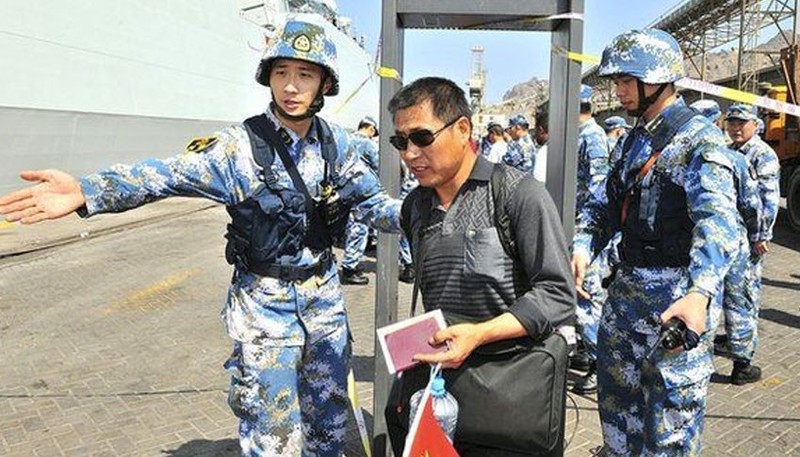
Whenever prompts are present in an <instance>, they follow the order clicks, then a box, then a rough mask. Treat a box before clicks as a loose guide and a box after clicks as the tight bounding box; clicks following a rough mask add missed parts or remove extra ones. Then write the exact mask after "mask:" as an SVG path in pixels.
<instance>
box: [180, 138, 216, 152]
mask: <svg viewBox="0 0 800 457" xmlns="http://www.w3.org/2000/svg"><path fill="white" fill-rule="evenodd" d="M218 140H219V138H218V137H216V136H203V137H199V138H195V139H193V140H192V141H190V142H189V144H187V145H186V152H195V153H200V152H203V151H205V150H206V149H208V148H210V147H211V146H214V145H215V144H216V143H217V141H218Z"/></svg>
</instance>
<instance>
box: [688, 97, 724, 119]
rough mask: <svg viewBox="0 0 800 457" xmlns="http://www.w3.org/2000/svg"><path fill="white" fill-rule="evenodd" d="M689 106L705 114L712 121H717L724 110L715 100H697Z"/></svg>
mask: <svg viewBox="0 0 800 457" xmlns="http://www.w3.org/2000/svg"><path fill="white" fill-rule="evenodd" d="M689 107H690V108H692V109H693V110H695V111H697V112H698V113H700V114H702V115H703V116H705V118H706V119H708V120H709V121H711V122H716V121H717V119H719V118H720V117H722V110H721V109H720V107H719V103H717V102H715V101H714V100H709V99H704V100H697V101H696V102H694V103H692V104H691V105H689Z"/></svg>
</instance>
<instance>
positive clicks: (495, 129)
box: [489, 124, 503, 136]
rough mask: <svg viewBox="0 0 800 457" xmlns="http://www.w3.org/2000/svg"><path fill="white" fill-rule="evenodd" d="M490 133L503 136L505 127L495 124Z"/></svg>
mask: <svg viewBox="0 0 800 457" xmlns="http://www.w3.org/2000/svg"><path fill="white" fill-rule="evenodd" d="M489 133H494V134H495V135H497V136H503V126H502V125H500V124H494V125H492V126H491V127H490V128H489Z"/></svg>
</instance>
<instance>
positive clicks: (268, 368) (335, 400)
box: [225, 325, 351, 457]
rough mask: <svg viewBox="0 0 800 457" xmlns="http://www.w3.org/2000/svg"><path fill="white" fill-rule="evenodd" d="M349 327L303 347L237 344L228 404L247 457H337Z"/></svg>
mask: <svg viewBox="0 0 800 457" xmlns="http://www.w3.org/2000/svg"><path fill="white" fill-rule="evenodd" d="M350 351H351V348H350V341H349V332H348V329H347V326H346V325H343V326H341V327H340V328H339V329H337V330H335V331H334V332H333V333H331V334H329V335H327V336H325V337H323V338H321V339H318V340H316V341H314V342H310V341H309V340H307V341H306V344H305V345H304V346H284V347H271V346H265V345H259V344H249V343H241V342H236V343H234V348H233V354H231V357H230V358H229V359H228V361H227V362H226V363H225V367H226V369H227V370H228V371H230V372H231V373H232V377H231V388H230V392H229V395H228V403H229V405H230V407H231V409H232V410H233V412H234V414H236V415H237V416H238V417H239V444H240V446H241V450H242V456H246V457H267V456H269V457H272V456H287V457H300V456H302V457H312V456H313V457H328V456H329V457H338V456H340V455H342V452H343V450H344V441H345V432H346V425H347V419H348V417H349V416H348V404H349V403H348V402H349V400H348V397H347V373H348V370H349V366H350V354H351V352H350Z"/></svg>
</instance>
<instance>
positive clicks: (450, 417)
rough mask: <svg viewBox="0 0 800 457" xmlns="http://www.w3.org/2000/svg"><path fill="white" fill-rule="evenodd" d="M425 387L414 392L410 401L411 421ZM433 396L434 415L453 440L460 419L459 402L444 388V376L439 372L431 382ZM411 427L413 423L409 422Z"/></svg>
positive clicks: (445, 432) (415, 413) (448, 436)
mask: <svg viewBox="0 0 800 457" xmlns="http://www.w3.org/2000/svg"><path fill="white" fill-rule="evenodd" d="M424 392H425V389H422V390H418V391H416V392H414V395H412V396H411V400H410V401H409V419H408V420H409V421H411V422H413V421H414V416H416V415H417V408H418V407H419V402H420V401H421V400H422V394H423V393H424ZM431 397H432V399H433V417H435V418H436V420H437V421H438V422H439V425H441V426H442V430H444V434H445V435H447V438H448V439H450V442H452V441H453V435H454V434H455V433H456V422H457V421H458V402H457V401H456V399H455V397H453V396H452V395H451V394H450V392H448V391H446V390H445V388H444V378H442V377H441V375H440V374H437V375H436V377H435V378H433V382H432V383H431ZM409 427H411V424H409Z"/></svg>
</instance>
